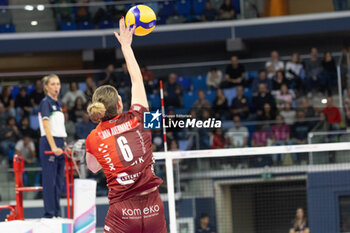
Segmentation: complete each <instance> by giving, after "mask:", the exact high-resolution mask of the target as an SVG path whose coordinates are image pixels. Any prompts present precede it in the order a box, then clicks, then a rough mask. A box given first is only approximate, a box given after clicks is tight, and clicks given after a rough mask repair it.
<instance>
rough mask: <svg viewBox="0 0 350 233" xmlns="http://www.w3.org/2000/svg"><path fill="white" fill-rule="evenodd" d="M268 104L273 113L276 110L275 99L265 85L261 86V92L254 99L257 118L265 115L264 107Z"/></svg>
mask: <svg viewBox="0 0 350 233" xmlns="http://www.w3.org/2000/svg"><path fill="white" fill-rule="evenodd" d="M266 103H268V104H270V106H271V108H272V111H275V109H276V102H275V98H274V97H273V96H272V95H271V93H270V92H269V91H268V89H267V88H266V85H265V84H264V83H260V84H259V92H258V93H257V94H256V95H255V96H254V97H253V105H254V109H255V111H256V115H257V117H259V116H261V115H262V114H263V108H264V105H265V104H266Z"/></svg>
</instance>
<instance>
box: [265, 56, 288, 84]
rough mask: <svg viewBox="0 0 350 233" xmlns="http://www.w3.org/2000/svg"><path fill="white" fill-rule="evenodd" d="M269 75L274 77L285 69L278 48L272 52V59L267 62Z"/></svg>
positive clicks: (270, 77)
mask: <svg viewBox="0 0 350 233" xmlns="http://www.w3.org/2000/svg"><path fill="white" fill-rule="evenodd" d="M265 68H266V70H267V77H268V78H269V79H272V78H273V77H275V76H276V72H277V71H284V63H283V62H282V61H280V60H279V54H278V52H277V51H276V50H274V51H272V52H271V59H270V60H269V61H267V62H266V64H265Z"/></svg>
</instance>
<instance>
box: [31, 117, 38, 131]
mask: <svg viewBox="0 0 350 233" xmlns="http://www.w3.org/2000/svg"><path fill="white" fill-rule="evenodd" d="M29 126H30V128H32V129H33V130H37V129H39V119H38V116H37V115H30V117H29Z"/></svg>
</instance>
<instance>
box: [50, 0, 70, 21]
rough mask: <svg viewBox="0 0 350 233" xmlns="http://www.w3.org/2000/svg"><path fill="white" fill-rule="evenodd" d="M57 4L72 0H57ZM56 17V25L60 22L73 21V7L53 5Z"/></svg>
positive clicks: (68, 2)
mask: <svg viewBox="0 0 350 233" xmlns="http://www.w3.org/2000/svg"><path fill="white" fill-rule="evenodd" d="M56 3H58V4H70V3H72V0H57V1H56ZM54 10H55V13H56V19H57V22H58V25H59V24H60V23H61V22H73V21H74V13H73V7H55V8H54Z"/></svg>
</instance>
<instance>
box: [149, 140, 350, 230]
mask: <svg viewBox="0 0 350 233" xmlns="http://www.w3.org/2000/svg"><path fill="white" fill-rule="evenodd" d="M342 135H343V136H339V135H337V137H339V138H341V137H342V139H343V140H340V141H343V142H332V143H316V144H302V145H284V146H267V147H250V148H234V149H211V150H195V151H171V152H166V153H165V152H159V153H154V154H155V158H156V164H155V172H156V174H157V175H158V176H160V177H161V178H163V180H164V183H163V184H162V186H161V187H160V188H159V190H160V192H161V194H162V196H163V197H164V198H163V199H164V202H165V208H166V218H167V222H168V223H170V224H169V228H170V232H180V233H185V232H188V233H191V232H196V228H198V227H200V225H201V224H202V225H203V227H205V226H206V222H208V223H209V224H208V227H209V228H210V229H211V231H212V232H217V233H226V232H244V233H250V232H257V233H259V232H261V233H264V232H266V233H274V232H276V233H277V232H288V231H289V229H290V227H291V224H292V221H293V220H294V218H295V214H296V210H297V208H303V209H304V211H305V214H306V215H307V217H308V224H309V227H310V228H311V229H312V231H311V232H348V231H350V229H349V227H350V153H349V152H350V143H348V142H346V141H348V140H346V141H345V142H344V140H345V136H344V135H346V134H342ZM317 136H320V135H317ZM325 137H326V136H325ZM327 137H329V138H331V137H334V135H328V136H327ZM313 138H314V139H315V138H316V136H315V135H314V136H313ZM339 138H338V139H339ZM318 141H320V140H318ZM323 141H324V140H323ZM331 141H332V140H331ZM333 141H334V140H333ZM338 141H339V140H338Z"/></svg>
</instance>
